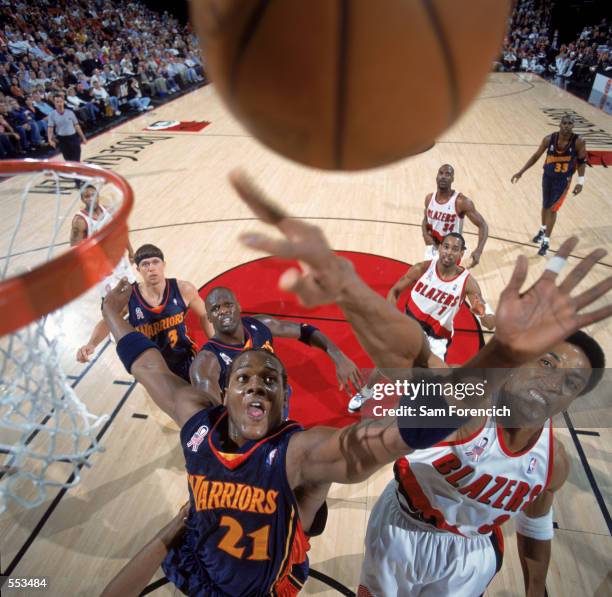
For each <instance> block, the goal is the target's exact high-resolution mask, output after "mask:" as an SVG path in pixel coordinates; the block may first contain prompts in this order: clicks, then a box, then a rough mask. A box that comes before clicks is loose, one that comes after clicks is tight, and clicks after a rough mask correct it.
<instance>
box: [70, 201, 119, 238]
mask: <svg viewBox="0 0 612 597" xmlns="http://www.w3.org/2000/svg"><path fill="white" fill-rule="evenodd" d="M98 207H99V208H100V211H101V212H102V213H101V214H100V217H99V218H92V217H91V214H90V213H89V209H82V210H81V211H80V212H79V213H78V215H79V216H80V217H81V218H83V219H84V220H85V224H86V225H87V232H86V233H85V236H86V237H87V238H89V237H90V236H91V235H92V234H95V233H96V232H98V230H100V229H101V228H103V227H104V226H106V225H107V224H109V223H110V221H111V220H112V219H113V216H112V214H111V212H110V211H108V209H106V208H105V207H103V206H102V205H98Z"/></svg>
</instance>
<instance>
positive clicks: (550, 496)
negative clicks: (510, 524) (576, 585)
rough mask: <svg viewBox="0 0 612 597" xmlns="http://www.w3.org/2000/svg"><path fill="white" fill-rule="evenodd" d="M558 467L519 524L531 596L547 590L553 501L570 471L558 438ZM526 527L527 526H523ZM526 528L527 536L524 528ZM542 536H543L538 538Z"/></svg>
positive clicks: (519, 543) (539, 596) (523, 565)
mask: <svg viewBox="0 0 612 597" xmlns="http://www.w3.org/2000/svg"><path fill="white" fill-rule="evenodd" d="M554 452H555V460H554V468H553V472H552V476H551V480H550V484H549V485H548V487H547V488H546V489H545V490H544V491H543V492H542V493H541V494H540V495H539V496H538V497H537V498H536V499H535V500H534V501H533V502H532V503H531V504H529V506H527V508H525V511H524V513H521V514H520V515H519V516H522V515H523V514H524V515H525V516H526V517H527V518H526V519H523V520H524V521H525V522H526V524H525V522H524V523H522V524H521V523H519V524H518V525H517V527H518V528H517V533H516V543H517V547H518V552H519V559H520V562H521V568H522V569H523V580H524V581H525V593H526V595H527V597H544V595H545V594H546V574H547V573H548V565H549V563H550V551H551V543H552V539H548V538H544V537H548V536H551V537H552V532H553V530H552V524H553V521H552V510H551V509H552V505H553V500H554V496H555V494H556V492H557V491H559V489H560V488H561V487H562V486H563V484H564V483H565V481H566V480H567V476H568V474H569V468H570V465H569V460H568V458H567V454H566V453H565V448H564V447H563V444H561V443H560V442H558V441H556V440H555V444H554ZM523 527H524V528H523ZM521 528H523V532H524V533H528V534H530V535H532V536H526V535H525V534H522V533H521V532H520V529H521ZM538 536H540V537H541V538H537V537H538Z"/></svg>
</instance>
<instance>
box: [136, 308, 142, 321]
mask: <svg viewBox="0 0 612 597" xmlns="http://www.w3.org/2000/svg"><path fill="white" fill-rule="evenodd" d="M136 319H144V315H143V313H142V309H141V308H140V307H136Z"/></svg>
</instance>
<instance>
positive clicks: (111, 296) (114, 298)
mask: <svg viewBox="0 0 612 597" xmlns="http://www.w3.org/2000/svg"><path fill="white" fill-rule="evenodd" d="M131 294H132V285H131V284H130V283H129V282H128V279H127V278H121V280H119V283H118V284H117V286H115V287H114V288H113V289H111V290H110V291H109V292H108V294H107V295H106V296H105V297H104V301H103V303H102V309H103V310H107V311H112V312H113V313H122V312H123V311H124V310H125V308H126V307H127V304H128V302H129V300H130V295H131Z"/></svg>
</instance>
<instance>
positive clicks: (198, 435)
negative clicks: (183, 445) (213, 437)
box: [187, 425, 208, 452]
mask: <svg viewBox="0 0 612 597" xmlns="http://www.w3.org/2000/svg"><path fill="white" fill-rule="evenodd" d="M207 433H208V427H207V426H206V425H202V426H201V427H199V428H198V430H197V431H196V432H195V433H194V434H193V435H192V436H191V439H190V440H189V441H188V442H187V447H188V448H191V451H192V452H197V451H198V448H199V447H200V445H201V443H202V442H203V441H204V438H205V437H206V434H207Z"/></svg>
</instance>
